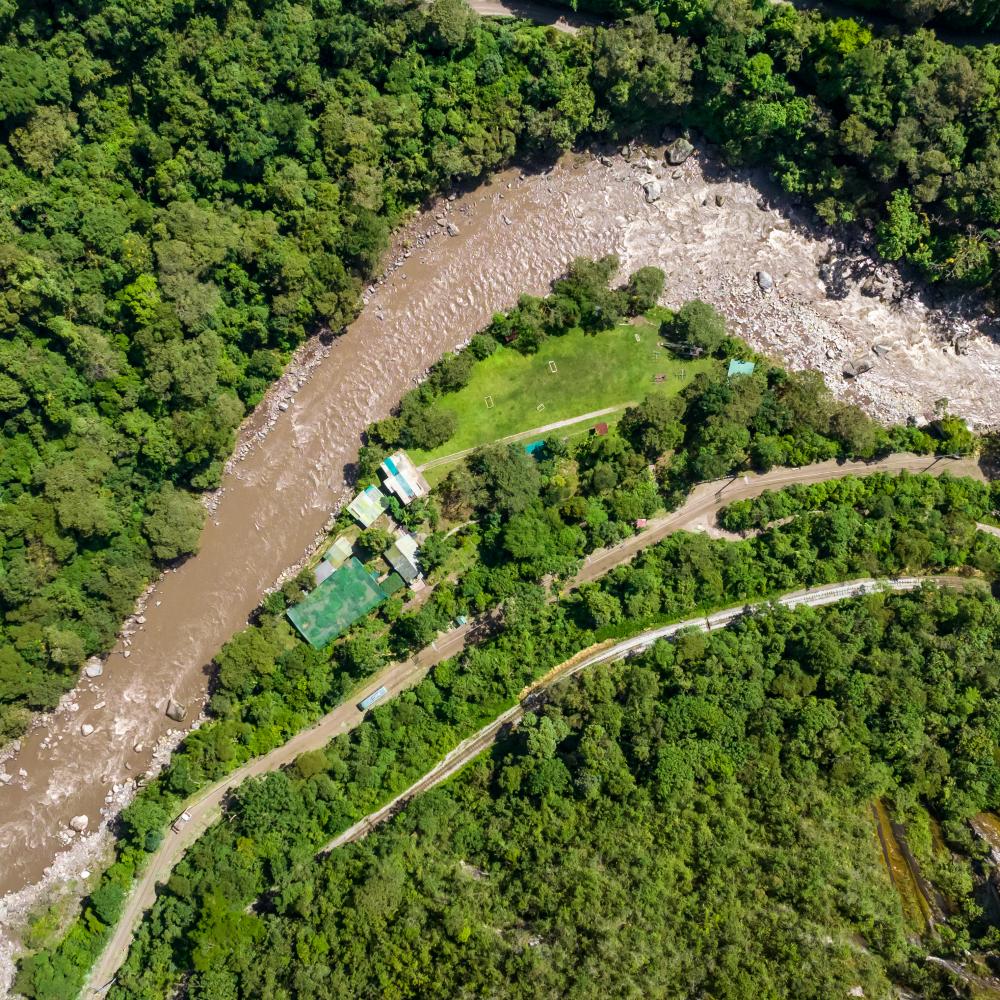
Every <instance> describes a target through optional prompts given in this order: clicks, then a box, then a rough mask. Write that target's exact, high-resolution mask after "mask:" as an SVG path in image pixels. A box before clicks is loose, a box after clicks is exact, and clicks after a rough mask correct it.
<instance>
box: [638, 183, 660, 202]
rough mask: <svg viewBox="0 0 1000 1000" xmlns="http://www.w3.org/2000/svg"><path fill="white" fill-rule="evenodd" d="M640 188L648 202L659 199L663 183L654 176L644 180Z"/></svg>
mask: <svg viewBox="0 0 1000 1000" xmlns="http://www.w3.org/2000/svg"><path fill="white" fill-rule="evenodd" d="M642 190H643V191H644V192H645V194H646V201H648V202H649V203H650V204H652V203H653V202H654V201H659V200H660V198H661V197H662V195H663V185H662V184H660V182H659V181H658V180H657V179H656V178H655V177H654V178H652V179H651V180H648V181H646V183H645V184H643V186H642Z"/></svg>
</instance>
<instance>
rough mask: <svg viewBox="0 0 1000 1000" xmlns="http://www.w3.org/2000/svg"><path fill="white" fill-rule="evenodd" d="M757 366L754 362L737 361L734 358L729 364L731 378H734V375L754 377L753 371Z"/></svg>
mask: <svg viewBox="0 0 1000 1000" xmlns="http://www.w3.org/2000/svg"><path fill="white" fill-rule="evenodd" d="M756 367H757V366H756V365H755V364H754V363H753V362H752V361H737V360H736V358H733V360H732V361H730V362H729V377H730V378H732V377H733V376H734V375H753V370H754V368H756Z"/></svg>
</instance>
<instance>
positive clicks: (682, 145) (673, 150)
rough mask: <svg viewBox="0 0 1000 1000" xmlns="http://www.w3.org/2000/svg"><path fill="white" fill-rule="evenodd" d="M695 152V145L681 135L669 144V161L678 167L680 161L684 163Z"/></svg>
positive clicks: (667, 154) (667, 153)
mask: <svg viewBox="0 0 1000 1000" xmlns="http://www.w3.org/2000/svg"><path fill="white" fill-rule="evenodd" d="M693 152H694V146H692V145H691V143H690V142H688V141H687V139H685V138H684V137H683V136H681V137H680V138H679V139H674V141H673V142H672V143H670V145H669V146H667V152H666V156H667V163H669V164H671V165H672V166H675V167H676V166H677V165H678V164H679V163H683V162H684V161H685V160H686V159H687V158H688V157H689V156H690V155H691V154H692V153H693Z"/></svg>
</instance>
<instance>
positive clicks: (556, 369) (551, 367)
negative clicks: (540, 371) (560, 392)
mask: <svg viewBox="0 0 1000 1000" xmlns="http://www.w3.org/2000/svg"><path fill="white" fill-rule="evenodd" d="M549 371H550V372H552V374H553V375H558V374H559V367H558V366H557V365H556V363H555V362H554V361H550V362H549Z"/></svg>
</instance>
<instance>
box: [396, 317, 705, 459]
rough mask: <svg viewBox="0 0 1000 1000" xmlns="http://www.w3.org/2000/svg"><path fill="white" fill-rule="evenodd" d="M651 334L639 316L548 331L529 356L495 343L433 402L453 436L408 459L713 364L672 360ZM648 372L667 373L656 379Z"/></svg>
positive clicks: (678, 385)
mask: <svg viewBox="0 0 1000 1000" xmlns="http://www.w3.org/2000/svg"><path fill="white" fill-rule="evenodd" d="M637 335H638V337H639V340H638V341H637V340H636V336H637ZM658 339H659V338H658V329H657V327H655V326H652V325H650V324H649V323H647V322H645V321H642V320H640V321H638V322H636V323H623V324H622V325H621V326H618V327H616V328H615V329H614V330H606V331H604V332H603V333H598V334H596V335H591V334H585V333H584V332H583V331H582V330H571V331H570V332H569V333H566V334H563V335H562V336H559V337H549V338H548V339H547V340H546V341H545V342H544V343H543V344H542V346H541V349H540V350H539V351H538V353H537V354H529V355H524V354H519V353H518V352H517V351H515V350H513V348H509V347H500V348H499V349H498V350H497V351H496V352H495V353H494V354H493V355H492V356H491V357H489V358H487V359H486V360H485V361H481V362H480V363H479V364H477V365H476V367H475V369H474V372H473V376H472V380H471V381H470V382H469V384H468V385H467V386H466V387H465V388H464V389H462V390H460V391H459V392H456V393H452V394H450V395H447V396H442V397H441V398H440V399H439V400H438V401H437V402H436V403H435V404H434V405H435V407H439V408H440V409H442V410H447V411H449V412H451V413H454V414H455V415H456V417H458V429H457V430H456V431H455V435H454V437H452V438H451V439H450V440H448V441H446V442H445V443H444V444H443V445H441V446H440V447H439V448H435V449H434V450H433V451H417V450H415V449H414V450H413V451H412V452H411V456H412V458H413V461H414V462H416V463H418V464H420V463H423V462H426V461H428V460H430V459H432V458H438V457H439V456H442V455H450V454H452V453H453V452H456V451H463V450H465V449H466V448H474V447H476V446H478V445H481V444H486V443H487V442H489V441H495V440H496V439H497V438H503V437H508V436H510V435H512V434H518V433H520V432H522V431H527V430H531V429H532V428H533V427H542V426H544V425H545V424H551V423H555V422H556V421H559V420H568V419H570V418H572V417H577V416H580V415H581V414H584V413H589V412H591V411H592V410H603V409H605V408H607V407H610V406H624V405H625V404H627V403H634V402H638V401H640V400H641V399H643V398H644V397H645V396H646V395H647V394H648V393H650V392H652V391H653V390H654V389H657V390H660V391H663V392H668V393H671V394H673V393H676V392H679V391H680V390H681V389H682V388H683V387H684V386H686V385H687V384H688V382H690V381H691V379H692V378H694V376H695V375H696V374H698V373H699V372H703V371H708V370H709V369H710V368H711V367H712V365H713V364H715V363H716V362H713V361H711V360H707V359H706V360H698V361H687V360H680V359H676V358H674V357H673V355H671V354H670V353H669V352H668V351H665V350H663V349H662V348H659V347H658V346H657V345H658ZM550 362H554V364H555V368H556V371H555V372H553V371H551V369H550V364H549V363H550ZM682 374H683V377H682ZM654 375H666V376H667V378H666V380H665V381H664V382H663V383H662V384H660V385H656V384H654V382H653V376H654ZM487 396H491V397H492V398H493V406H492V407H488V406H487V405H486V397H487ZM540 404H541V406H542V408H541V409H539V405H540ZM601 419H602V420H605V421H608V422H610V421H611V420H612V419H614V418H613V417H602V418H601ZM576 429H578V428H574V430H576ZM569 431H570V428H567V429H566V431H564V432H563V433H567V432H569Z"/></svg>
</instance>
